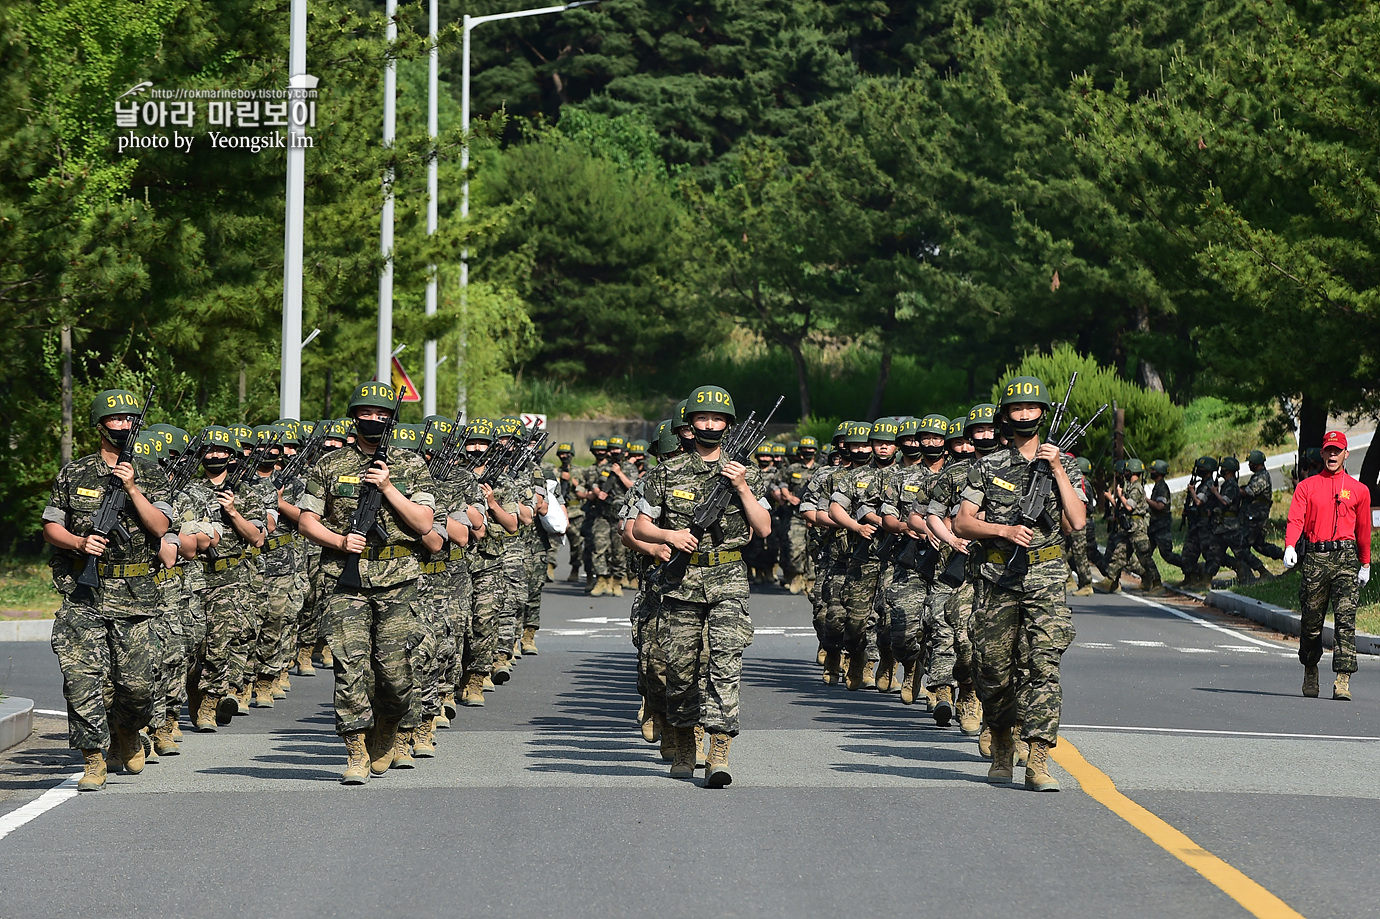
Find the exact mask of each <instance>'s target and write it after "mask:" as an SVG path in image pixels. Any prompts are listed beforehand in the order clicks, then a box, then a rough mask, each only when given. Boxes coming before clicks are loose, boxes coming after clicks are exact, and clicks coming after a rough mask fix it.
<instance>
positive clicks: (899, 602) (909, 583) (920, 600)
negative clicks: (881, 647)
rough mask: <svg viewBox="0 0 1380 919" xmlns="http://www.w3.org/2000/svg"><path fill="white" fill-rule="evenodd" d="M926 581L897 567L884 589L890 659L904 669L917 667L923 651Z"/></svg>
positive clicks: (927, 588) (906, 569) (907, 569)
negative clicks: (888, 618)
mask: <svg viewBox="0 0 1380 919" xmlns="http://www.w3.org/2000/svg"><path fill="white" fill-rule="evenodd" d="M929 590H930V585H929V582H928V581H926V580H925V579H924V577H922V576H921V574H920V572H918V571H912V570H911V569H909V568H902V567H898V568H896V570H895V571H894V572H893V573H892V575H891V583H890V584H888V585H887V588H886V605H887V611H888V613H889V617H890V620H891V623H890V624H891V632H890V638H891V656H892V657H894V658H895V659H896V660H898V661H900V662H902V663H903V664H905V665H906V666H907V667H913V666H916V665H917V664H918V662H919V660H920V656H921V654H922V652H923V650H924V648H923V644H922V642H923V640H924V634H925V595H926V594H927V593H929Z"/></svg>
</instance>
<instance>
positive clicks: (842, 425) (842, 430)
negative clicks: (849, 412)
mask: <svg viewBox="0 0 1380 919" xmlns="http://www.w3.org/2000/svg"><path fill="white" fill-rule="evenodd" d="M852 424H853V422H851V421H840V422H839V424H838V427H836V428H834V436H833V437H831V438H829V440H830V442H831V443H832V444H833V445H834V446H835V447H837V446H838V445H839V444H841V443H843V439H844V438H845V437H847V436H848V428H849V426H850V425H852Z"/></svg>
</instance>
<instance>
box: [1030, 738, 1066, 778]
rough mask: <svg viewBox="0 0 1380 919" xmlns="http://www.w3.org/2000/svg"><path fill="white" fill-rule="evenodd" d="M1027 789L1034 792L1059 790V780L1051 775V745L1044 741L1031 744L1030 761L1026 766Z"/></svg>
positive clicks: (1035, 741) (1034, 741)
mask: <svg viewBox="0 0 1380 919" xmlns="http://www.w3.org/2000/svg"><path fill="white" fill-rule="evenodd" d="M1025 787H1026V788H1030V789H1033V790H1034V791H1058V790H1059V780H1058V779H1056V778H1055V777H1054V776H1052V775H1050V774H1049V745H1048V744H1046V743H1045V742H1044V741H1043V740H1032V741H1031V742H1030V759H1028V760H1027V761H1026V764H1025Z"/></svg>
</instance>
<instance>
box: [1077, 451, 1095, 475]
mask: <svg viewBox="0 0 1380 919" xmlns="http://www.w3.org/2000/svg"><path fill="white" fill-rule="evenodd" d="M1078 470H1079V471H1080V472H1082V473H1083V474H1084V475H1092V460H1090V459H1088V458H1087V457H1086V456H1080V457H1078Z"/></svg>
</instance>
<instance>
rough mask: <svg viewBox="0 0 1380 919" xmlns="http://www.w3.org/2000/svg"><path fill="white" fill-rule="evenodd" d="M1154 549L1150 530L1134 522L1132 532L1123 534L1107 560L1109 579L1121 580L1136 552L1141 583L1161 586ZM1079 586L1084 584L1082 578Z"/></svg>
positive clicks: (1147, 585) (1150, 586)
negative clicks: (1123, 571)
mask: <svg viewBox="0 0 1380 919" xmlns="http://www.w3.org/2000/svg"><path fill="white" fill-rule="evenodd" d="M1153 551H1154V550H1153V549H1152V548H1151V546H1150V532H1149V530H1148V529H1147V528H1146V527H1145V526H1144V525H1135V524H1132V527H1131V532H1130V533H1129V534H1123V538H1121V539H1119V540H1118V541H1117V544H1116V546H1115V548H1113V549H1112V557H1111V558H1109V559H1108V560H1107V580H1108V581H1110V582H1112V583H1113V584H1115V583H1117V582H1118V581H1120V580H1121V572H1122V570H1123V569H1125V568H1126V567H1127V563H1128V562H1129V560H1130V555H1131V553H1132V552H1134V553H1135V556H1136V558H1137V559H1139V561H1140V570H1141V572H1142V574H1141V585H1142V586H1143V587H1146V588H1147V589H1148V588H1154V587H1158V586H1160V570H1159V568H1157V567H1156V566H1155V557H1154V555H1152V554H1151V553H1152V552H1153ZM1079 586H1082V579H1081V578H1080V579H1079Z"/></svg>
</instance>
